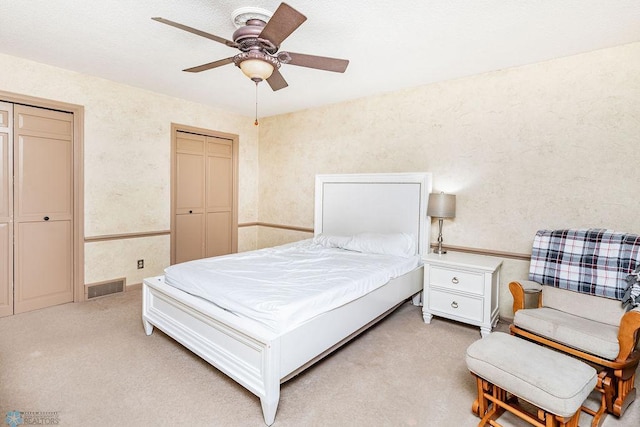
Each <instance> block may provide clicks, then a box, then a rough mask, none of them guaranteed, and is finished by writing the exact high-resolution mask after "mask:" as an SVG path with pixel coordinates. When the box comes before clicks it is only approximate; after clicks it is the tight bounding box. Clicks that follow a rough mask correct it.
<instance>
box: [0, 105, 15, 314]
mask: <svg viewBox="0 0 640 427" xmlns="http://www.w3.org/2000/svg"><path fill="white" fill-rule="evenodd" d="M12 125H13V104H9V103H6V102H0V317H2V316H9V315H11V314H13V244H12V240H13V221H12V217H13V185H12V175H13V172H12V170H13V164H12V160H11V159H12V158H13V156H12V152H13V144H12V132H11V129H12Z"/></svg>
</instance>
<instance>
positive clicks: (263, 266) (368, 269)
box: [165, 240, 421, 333]
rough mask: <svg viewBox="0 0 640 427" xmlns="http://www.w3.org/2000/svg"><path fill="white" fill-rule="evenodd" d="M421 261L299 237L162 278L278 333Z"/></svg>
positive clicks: (182, 267) (179, 268) (181, 267)
mask: <svg viewBox="0 0 640 427" xmlns="http://www.w3.org/2000/svg"><path fill="white" fill-rule="evenodd" d="M420 264H421V259H420V257H419V256H413V257H410V258H405V257H400V256H394V255H381V254H368V253H361V252H354V251H348V250H344V249H336V248H326V247H323V246H320V245H317V244H314V243H313V241H312V240H303V241H301V242H296V243H292V244H288V245H283V246H277V247H274V248H267V249H261V250H257V251H251V252H244V253H238V254H232V255H225V256H220V257H214V258H205V259H200V260H196V261H190V262H186V263H182V264H177V265H173V266H171V267H168V268H166V269H165V281H166V283H168V284H170V285H171V286H174V287H176V288H178V289H181V290H183V291H185V292H188V293H190V294H193V295H197V296H199V297H201V298H204V299H206V300H208V301H210V302H212V303H214V304H216V305H217V306H219V307H221V308H223V309H225V310H228V311H230V312H232V313H235V314H236V315H239V316H244V317H247V318H251V319H254V320H256V321H258V322H260V323H262V324H263V325H265V326H267V327H268V328H269V329H271V330H273V331H274V332H276V333H282V332H286V331H288V330H290V329H293V328H295V327H296V326H298V325H300V324H301V323H303V322H305V321H307V320H309V319H311V318H313V317H315V316H317V315H319V314H321V313H324V312H326V311H329V310H332V309H334V308H337V307H340V306H341V305H344V304H346V303H348V302H350V301H353V300H355V299H357V298H359V297H361V296H363V295H365V294H367V293H368V292H371V291H372V290H374V289H376V288H378V287H380V286H382V285H384V284H385V283H387V282H388V281H389V280H390V279H392V278H395V277H398V276H401V275H403V274H405V273H407V272H409V271H411V270H413V269H415V268H416V267H418V266H419V265H420Z"/></svg>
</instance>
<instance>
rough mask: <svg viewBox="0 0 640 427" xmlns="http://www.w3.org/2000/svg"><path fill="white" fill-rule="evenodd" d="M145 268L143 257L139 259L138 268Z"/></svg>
mask: <svg viewBox="0 0 640 427" xmlns="http://www.w3.org/2000/svg"><path fill="white" fill-rule="evenodd" d="M141 268H144V260H143V259H139V260H138V270H139V269H141Z"/></svg>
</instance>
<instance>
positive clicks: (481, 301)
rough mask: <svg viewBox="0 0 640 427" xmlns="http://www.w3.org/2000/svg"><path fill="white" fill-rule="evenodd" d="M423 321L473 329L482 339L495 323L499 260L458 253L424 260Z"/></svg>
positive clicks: (497, 312)
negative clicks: (438, 320)
mask: <svg viewBox="0 0 640 427" xmlns="http://www.w3.org/2000/svg"><path fill="white" fill-rule="evenodd" d="M423 259H424V296H423V298H424V303H423V307H422V317H423V318H424V322H425V323H431V319H432V318H433V316H440V317H446V318H448V319H453V320H457V321H460V322H464V323H468V324H471V325H476V326H479V327H480V334H481V335H482V336H483V337H484V336H486V335H488V334H489V333H490V332H491V328H492V327H494V326H495V325H496V323H498V314H499V310H498V295H499V291H498V286H499V284H500V267H501V266H502V260H500V259H497V258H492V257H489V256H482V255H474V254H467V253H460V252H448V253H446V254H443V255H438V254H434V253H430V254H428V255H426V256H424V258H423Z"/></svg>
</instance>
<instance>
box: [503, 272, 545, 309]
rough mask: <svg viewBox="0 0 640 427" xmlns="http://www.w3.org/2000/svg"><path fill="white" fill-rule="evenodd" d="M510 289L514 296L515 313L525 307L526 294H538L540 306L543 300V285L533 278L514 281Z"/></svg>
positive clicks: (510, 284)
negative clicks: (532, 279)
mask: <svg viewBox="0 0 640 427" xmlns="http://www.w3.org/2000/svg"><path fill="white" fill-rule="evenodd" d="M509 291H511V295H512V296H513V313H514V314H515V312H516V311H518V310H520V309H523V308H525V300H524V296H525V294H532V293H537V294H538V306H540V304H541V302H542V298H541V297H542V293H541V291H542V285H541V284H540V283H538V282H534V281H531V280H521V281H513V282H511V283H509Z"/></svg>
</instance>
